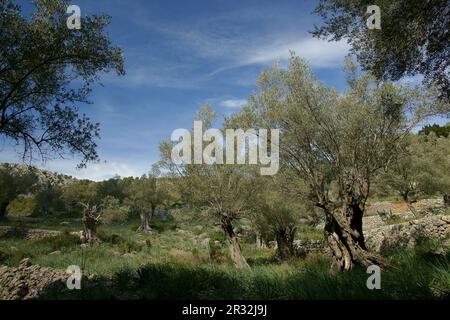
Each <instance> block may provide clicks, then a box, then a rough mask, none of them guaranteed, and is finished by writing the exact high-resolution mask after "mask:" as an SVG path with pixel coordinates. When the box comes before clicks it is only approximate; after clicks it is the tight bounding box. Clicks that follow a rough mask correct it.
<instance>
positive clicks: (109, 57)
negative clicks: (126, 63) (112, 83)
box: [0, 0, 124, 165]
mask: <svg viewBox="0 0 450 320" xmlns="http://www.w3.org/2000/svg"><path fill="white" fill-rule="evenodd" d="M33 4H34V5H35V12H34V14H33V15H32V16H31V17H25V16H24V15H23V13H22V10H21V8H20V6H19V5H16V4H14V3H13V2H12V1H9V0H0V29H1V30H2V32H1V33H0V52H1V55H0V136H1V137H3V138H6V139H8V140H10V141H13V142H14V143H16V144H17V145H21V146H23V157H24V158H28V159H30V160H31V159H32V158H33V156H34V153H35V152H37V153H38V154H39V156H40V157H41V158H43V159H47V158H51V157H52V156H53V155H62V154H64V153H65V152H69V153H71V154H77V155H81V156H82V160H81V164H80V165H84V164H85V163H86V162H87V161H93V160H97V158H98V155H97V151H96V146H97V145H96V143H95V139H96V138H98V136H99V124H97V123H92V122H91V120H90V119H89V118H88V117H86V116H85V115H80V114H79V113H78V111H77V103H80V102H83V103H84V102H88V100H87V99H88V95H89V93H90V90H91V89H90V86H91V85H92V83H94V82H95V81H97V80H98V75H99V74H100V73H102V72H108V71H112V70H114V71H116V72H117V73H118V74H119V75H123V74H124V69H123V57H122V52H121V50H120V49H119V48H117V47H113V46H112V45H111V43H110V40H109V39H108V37H107V35H106V33H105V28H106V26H107V25H108V24H109V23H110V18H109V17H108V16H105V15H91V16H89V15H86V16H83V25H82V28H81V29H79V30H75V29H74V30H70V29H69V28H67V24H66V20H67V15H66V10H67V7H68V5H69V3H68V2H67V1H64V0H53V1H43V0H38V1H34V2H33Z"/></svg>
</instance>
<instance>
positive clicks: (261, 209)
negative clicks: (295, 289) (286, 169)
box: [251, 175, 307, 260]
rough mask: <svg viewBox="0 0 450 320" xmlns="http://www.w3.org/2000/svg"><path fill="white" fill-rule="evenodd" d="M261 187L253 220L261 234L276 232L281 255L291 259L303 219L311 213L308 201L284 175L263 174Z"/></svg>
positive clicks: (255, 200) (253, 200) (280, 256)
mask: <svg viewBox="0 0 450 320" xmlns="http://www.w3.org/2000/svg"><path fill="white" fill-rule="evenodd" d="M257 181H258V184H259V185H260V186H263V188H260V189H259V190H258V191H257V193H256V195H255V197H254V198H253V199H252V202H251V203H252V209H253V210H252V218H253V219H252V221H253V222H254V224H255V226H254V228H255V229H256V231H258V232H259V234H261V235H265V234H271V235H274V237H275V240H276V243H277V258H278V259H279V260H287V259H289V258H290V257H292V256H294V255H295V248H294V238H295V234H296V232H297V228H298V226H299V223H300V220H301V219H302V218H303V217H305V216H306V215H307V210H306V206H305V203H304V201H302V199H301V198H300V197H298V196H297V195H298V194H297V193H296V192H292V191H291V187H292V186H291V185H289V184H288V183H289V181H288V180H287V179H284V178H283V175H278V176H275V177H260V178H258V180H257Z"/></svg>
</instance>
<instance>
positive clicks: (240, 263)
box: [221, 217, 249, 268]
mask: <svg viewBox="0 0 450 320" xmlns="http://www.w3.org/2000/svg"><path fill="white" fill-rule="evenodd" d="M221 226H222V229H223V231H224V232H225V234H226V236H227V241H228V247H229V250H230V257H231V260H232V261H233V263H234V266H235V267H236V268H249V265H248V263H247V260H245V258H244V256H243V255H242V251H241V246H240V245H239V239H238V237H237V236H236V234H235V233H234V230H233V225H232V223H231V219H230V218H228V217H222V218H221Z"/></svg>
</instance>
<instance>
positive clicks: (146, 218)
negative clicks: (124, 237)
mask: <svg viewBox="0 0 450 320" xmlns="http://www.w3.org/2000/svg"><path fill="white" fill-rule="evenodd" d="M140 217H141V225H140V226H139V228H138V230H137V231H138V232H143V233H149V232H151V231H152V229H151V228H150V224H149V222H150V212H147V211H145V210H143V211H141V213H140Z"/></svg>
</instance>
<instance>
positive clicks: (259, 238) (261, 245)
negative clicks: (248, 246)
mask: <svg viewBox="0 0 450 320" xmlns="http://www.w3.org/2000/svg"><path fill="white" fill-rule="evenodd" d="M256 248H258V249H265V248H267V244H266V241H265V240H264V238H263V237H262V236H261V234H260V233H259V232H258V231H256Z"/></svg>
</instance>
